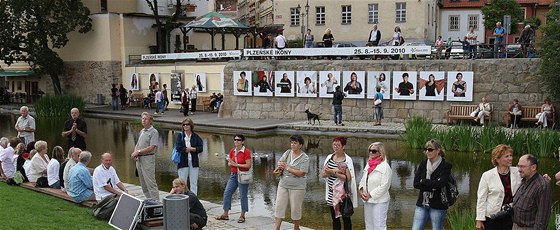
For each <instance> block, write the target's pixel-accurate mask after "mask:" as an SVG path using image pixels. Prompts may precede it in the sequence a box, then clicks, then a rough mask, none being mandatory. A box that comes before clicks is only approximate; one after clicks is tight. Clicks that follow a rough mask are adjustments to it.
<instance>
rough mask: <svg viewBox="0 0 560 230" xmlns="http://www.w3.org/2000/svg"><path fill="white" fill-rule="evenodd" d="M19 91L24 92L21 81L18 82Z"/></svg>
mask: <svg viewBox="0 0 560 230" xmlns="http://www.w3.org/2000/svg"><path fill="white" fill-rule="evenodd" d="M17 90H18V91H21V90H22V83H21V81H18V82H17Z"/></svg>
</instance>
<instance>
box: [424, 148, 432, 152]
mask: <svg viewBox="0 0 560 230" xmlns="http://www.w3.org/2000/svg"><path fill="white" fill-rule="evenodd" d="M434 150H435V149H434V148H424V152H426V151H428V152H431V151H434Z"/></svg>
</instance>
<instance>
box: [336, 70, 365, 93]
mask: <svg viewBox="0 0 560 230" xmlns="http://www.w3.org/2000/svg"><path fill="white" fill-rule="evenodd" d="M365 80H366V76H365V72H364V71H344V72H342V84H341V85H343V86H344V88H342V92H344V93H345V94H346V95H347V97H348V98H364V95H365V84H364V83H365V82H366V81H365Z"/></svg>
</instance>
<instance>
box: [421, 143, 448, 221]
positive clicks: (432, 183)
mask: <svg viewBox="0 0 560 230" xmlns="http://www.w3.org/2000/svg"><path fill="white" fill-rule="evenodd" d="M424 153H425V154H426V158H427V159H424V160H423V161H422V162H420V165H419V166H418V169H417V170H416V173H415V176H414V188H416V189H420V193H419V194H418V200H417V201H416V210H415V212H414V220H413V222H412V230H420V229H424V228H425V226H426V223H427V222H428V219H430V220H431V222H432V229H434V230H439V229H443V222H444V221H445V216H446V214H447V208H448V207H447V206H445V205H444V204H443V203H442V202H441V188H443V187H444V186H445V185H446V184H447V183H448V180H449V177H450V175H451V168H452V165H451V164H449V163H448V162H447V161H445V159H444V158H443V156H444V153H445V150H444V149H443V147H442V146H441V143H440V142H439V141H437V140H433V139H432V140H429V141H428V142H427V143H426V148H425V149H424Z"/></svg>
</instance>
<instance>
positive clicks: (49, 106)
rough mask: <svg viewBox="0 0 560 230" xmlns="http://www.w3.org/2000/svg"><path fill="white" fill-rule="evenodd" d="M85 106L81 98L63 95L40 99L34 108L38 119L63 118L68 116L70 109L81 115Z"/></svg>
mask: <svg viewBox="0 0 560 230" xmlns="http://www.w3.org/2000/svg"><path fill="white" fill-rule="evenodd" d="M85 105H86V104H85V102H84V100H83V99H82V98H81V97H78V96H71V95H64V96H44V97H41V98H40V99H39V100H37V102H35V104H34V107H35V114H36V116H38V117H63V116H68V115H69V114H70V110H71V109H72V108H78V109H79V110H80V111H82V113H83V112H84V108H85Z"/></svg>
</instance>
